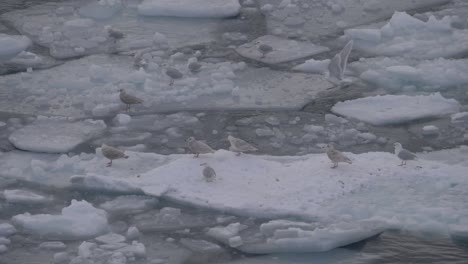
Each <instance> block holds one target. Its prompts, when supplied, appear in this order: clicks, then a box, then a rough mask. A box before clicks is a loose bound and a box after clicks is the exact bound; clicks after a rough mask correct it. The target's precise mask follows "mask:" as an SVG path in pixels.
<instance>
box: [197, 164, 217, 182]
mask: <svg viewBox="0 0 468 264" xmlns="http://www.w3.org/2000/svg"><path fill="white" fill-rule="evenodd" d="M200 166H204V167H205V168H203V177H205V180H206V181H207V182H212V181H214V180H215V178H216V171H215V170H214V169H213V168H211V167H210V166H209V165H208V164H207V163H202V164H200Z"/></svg>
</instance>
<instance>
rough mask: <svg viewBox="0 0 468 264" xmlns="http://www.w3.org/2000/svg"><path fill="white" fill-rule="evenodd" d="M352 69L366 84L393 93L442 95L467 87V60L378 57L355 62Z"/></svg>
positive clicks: (351, 66)
mask: <svg viewBox="0 0 468 264" xmlns="http://www.w3.org/2000/svg"><path fill="white" fill-rule="evenodd" d="M349 68H350V69H351V71H354V72H355V73H356V74H357V75H359V78H361V79H362V80H363V81H365V82H366V83H369V84H371V85H375V86H378V87H382V88H385V89H388V90H390V91H401V90H405V89H414V90H423V91H441V90H446V89H448V88H453V87H456V86H459V85H465V84H467V83H468V77H467V76H466V74H465V72H466V71H467V70H468V60H466V59H443V58H438V59H434V60H422V61H418V60H411V59H404V58H385V57H378V58H369V59H361V60H359V61H356V62H353V63H351V65H350V67H349Z"/></svg>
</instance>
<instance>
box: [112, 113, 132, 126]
mask: <svg viewBox="0 0 468 264" xmlns="http://www.w3.org/2000/svg"><path fill="white" fill-rule="evenodd" d="M130 121H132V117H131V116H129V115H126V114H118V115H117V116H116V117H115V118H114V123H115V124H116V125H118V126H125V125H127V124H128V123H130Z"/></svg>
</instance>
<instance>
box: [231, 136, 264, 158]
mask: <svg viewBox="0 0 468 264" xmlns="http://www.w3.org/2000/svg"><path fill="white" fill-rule="evenodd" d="M227 139H228V140H229V143H230V144H231V146H230V147H229V150H230V151H233V152H237V154H236V155H237V156H239V155H240V154H241V153H242V152H252V151H257V150H258V149H257V148H256V147H254V146H252V145H250V144H249V143H247V142H246V141H244V140H242V139H240V138H236V137H233V136H231V135H229V136H228V138H227Z"/></svg>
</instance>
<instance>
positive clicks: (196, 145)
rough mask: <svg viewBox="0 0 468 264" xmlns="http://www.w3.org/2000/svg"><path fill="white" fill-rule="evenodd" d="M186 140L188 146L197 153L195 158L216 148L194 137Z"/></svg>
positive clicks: (212, 151)
mask: <svg viewBox="0 0 468 264" xmlns="http://www.w3.org/2000/svg"><path fill="white" fill-rule="evenodd" d="M186 141H187V146H188V148H189V149H190V150H191V151H192V152H193V153H194V154H195V158H198V156H199V155H200V154H206V153H214V152H215V151H214V149H212V148H211V147H210V146H208V145H207V144H205V143H203V142H201V141H199V140H196V139H195V138H194V137H189V138H187V140H186Z"/></svg>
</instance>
